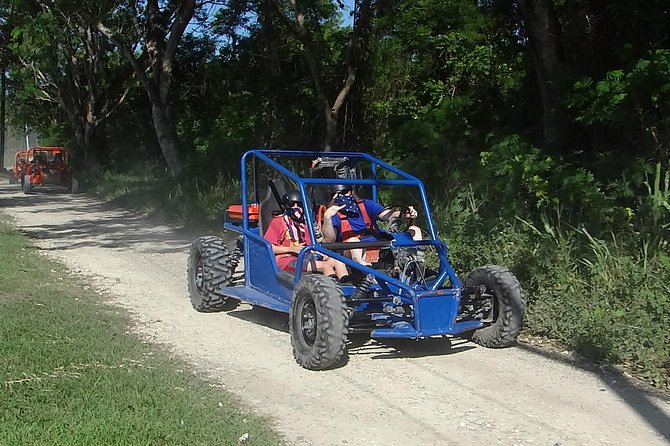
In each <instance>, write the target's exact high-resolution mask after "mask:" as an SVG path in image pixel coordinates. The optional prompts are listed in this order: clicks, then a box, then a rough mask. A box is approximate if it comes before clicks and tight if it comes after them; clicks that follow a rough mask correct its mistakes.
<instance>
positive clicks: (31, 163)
mask: <svg viewBox="0 0 670 446" xmlns="http://www.w3.org/2000/svg"><path fill="white" fill-rule="evenodd" d="M26 159H27V161H28V164H27V165H26V168H25V169H24V171H23V178H22V180H21V185H22V187H23V192H24V193H26V194H29V193H30V192H31V191H32V189H33V187H35V186H43V185H46V184H49V185H56V186H62V187H65V188H67V190H68V192H70V193H72V194H74V193H77V190H78V189H79V182H78V181H77V179H76V178H74V177H73V176H72V168H70V166H69V164H68V156H67V150H66V149H65V147H45V146H38V147H31V148H30V149H28V151H27V152H26Z"/></svg>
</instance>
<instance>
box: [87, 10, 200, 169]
mask: <svg viewBox="0 0 670 446" xmlns="http://www.w3.org/2000/svg"><path fill="white" fill-rule="evenodd" d="M124 6H125V8H126V9H127V10H128V11H129V12H130V14H131V16H132V23H133V29H132V30H127V29H125V28H124V27H123V25H124V24H125V22H120V23H117V26H116V27H114V26H109V25H106V24H105V23H103V22H102V21H100V22H98V24H97V28H98V29H99V30H100V31H101V32H102V33H103V34H104V35H106V36H107V37H108V38H109V39H110V41H111V42H113V43H114V44H115V45H116V46H117V47H118V48H119V49H120V50H121V52H122V53H123V55H124V56H125V57H126V58H127V59H128V61H129V62H130V63H131V65H132V66H133V69H134V70H135V75H136V76H137V78H138V79H139V80H140V82H141V84H142V86H143V87H144V90H145V91H146V93H147V95H148V97H149V102H150V103H151V116H152V118H153V123H154V129H155V130H156V136H157V137H158V143H159V145H160V147H161V151H162V152H163V157H164V158H165V161H166V163H167V165H168V168H169V170H170V174H171V175H172V176H173V177H176V176H179V175H180V174H181V172H182V161H181V156H180V149H179V138H178V136H177V130H176V127H175V124H174V121H173V119H172V116H171V114H170V103H169V99H170V86H171V84H172V79H173V76H172V72H173V68H174V62H175V55H176V53H177V47H178V46H179V41H180V40H181V38H182V36H183V35H184V31H185V30H186V27H187V26H188V24H189V22H190V21H191V19H192V18H193V15H194V12H195V8H196V1H195V0H170V1H168V2H166V3H161V2H159V1H158V0H147V1H146V2H144V3H139V4H138V2H137V1H136V0H126V1H124ZM128 35H130V36H131V38H130V39H129V38H128ZM132 37H134V38H135V39H133V38H132ZM138 41H139V42H140V43H141V46H142V51H141V52H137V51H135V49H134V46H135V42H138Z"/></svg>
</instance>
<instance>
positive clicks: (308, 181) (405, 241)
mask: <svg viewBox="0 0 670 446" xmlns="http://www.w3.org/2000/svg"><path fill="white" fill-rule="evenodd" d="M277 156H282V157H302V158H310V159H315V158H318V157H323V156H327V157H329V158H349V159H353V160H357V162H358V161H360V160H366V161H368V162H369V163H370V165H371V168H372V177H373V179H344V178H337V179H335V178H303V177H300V176H298V175H296V174H295V173H294V172H291V171H290V170H288V169H287V168H285V167H284V166H282V165H281V164H280V163H278V162H277V161H275V160H274V159H272V157H277ZM254 159H258V160H261V161H263V162H265V163H266V164H268V165H269V166H270V167H272V168H274V169H275V170H277V171H278V172H280V173H282V174H283V175H285V176H286V177H287V178H290V179H291V180H293V181H294V182H295V183H296V184H297V186H298V190H299V191H300V195H301V197H302V200H303V203H309V201H308V199H307V193H306V190H305V186H307V185H332V184H333V183H334V182H337V184H344V185H350V186H358V185H368V186H371V188H372V199H373V200H375V201H377V186H415V187H417V188H418V189H419V193H420V196H421V203H422V206H423V212H424V215H425V218H426V224H427V226H428V234H429V235H430V238H429V239H424V240H421V241H415V240H412V239H411V238H409V237H396V238H395V240H394V242H393V245H394V246H399V247H402V246H417V245H424V246H426V245H431V246H434V247H435V250H436V251H437V254H438V256H439V258H440V268H439V271H438V277H437V279H435V280H434V281H432V285H430V288H429V290H431V291H435V290H437V289H438V288H439V287H440V285H441V284H442V283H443V282H444V281H445V280H446V278H447V277H448V278H449V279H450V281H451V284H452V285H453V287H454V288H457V289H460V288H462V284H461V281H460V279H459V278H458V277H457V275H456V273H455V272H454V270H453V268H452V267H451V264H450V263H449V260H448V258H447V246H446V244H445V243H444V242H442V241H440V240H438V239H437V235H436V232H435V225H434V223H433V218H432V214H431V212H430V205H429V204H428V198H427V194H426V190H425V187H424V185H423V182H422V181H421V180H419V179H418V178H416V177H414V176H412V175H409V174H408V173H406V172H404V171H402V170H400V169H398V168H396V167H394V166H391V165H390V164H387V163H385V162H384V161H382V160H380V159H378V158H375V157H374V156H372V155H370V154H368V153H363V152H318V151H297V150H266V149H252V150H249V151H247V152H246V153H245V154H244V155H243V156H242V159H241V161H240V167H241V183H242V184H241V188H242V209H243V210H244V212H242V229H243V232H244V234H245V235H246V236H250V237H253V238H256V237H260V238H262V235H263V234H260V235H257V234H255V233H254V232H252V231H250V230H249V215H248V212H246V209H248V204H249V200H248V197H247V185H248V180H247V166H248V163H249V162H250V161H253V160H254ZM379 168H382V169H386V170H388V171H389V172H392V173H394V174H396V175H398V176H399V177H400V178H402V179H399V180H393V179H378V178H377V170H378V169H379ZM253 169H254V182H255V184H254V194H255V199H256V202H257V203H258V202H260V196H259V193H260V191H259V184H258V183H257V181H258V178H257V175H256V170H255V169H256V166H253ZM305 220H306V223H307V227H308V230H309V235H310V242H311V243H310V244H309V245H307V246H306V247H305V248H304V249H303V250H302V251H301V252H300V254H299V256H298V259H297V264H298V265H302V264H303V260H304V258H305V255H307V254H308V253H310V252H319V253H321V254H324V255H327V256H329V257H332V258H334V259H336V260H340V261H342V262H344V263H345V264H350V265H351V264H352V262H353V261H352V260H351V259H349V258H347V257H344V256H343V255H341V254H340V253H336V252H334V251H331V250H330V249H327V246H328V244H324V245H325V246H321V245H320V244H318V243H315V240H316V236H315V233H314V220H313V217H312V212H309V211H308V210H307V209H306V212H305ZM226 225H227V224H226ZM351 245H353V244H351ZM352 247H353V246H352ZM245 260H246V259H245ZM356 267H357V268H358V269H360V270H361V271H362V272H364V273H366V274H372V275H373V276H375V277H378V276H379V273H378V272H377V271H375V270H373V269H372V268H370V267H367V266H364V265H359V264H356ZM301 272H302V271H301V269H300V268H298V269H297V270H296V274H295V277H294V284H296V283H297V282H298V281H299V279H300V276H301ZM384 280H385V281H386V282H388V283H389V284H392V285H394V286H396V287H398V288H400V289H403V290H405V291H406V292H407V293H408V294H409V295H410V296H414V295H415V290H413V289H412V288H411V287H409V286H408V285H407V284H405V283H402V282H400V281H398V280H395V279H393V278H391V277H386V276H385V277H384Z"/></svg>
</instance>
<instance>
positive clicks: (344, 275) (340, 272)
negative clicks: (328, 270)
mask: <svg viewBox="0 0 670 446" xmlns="http://www.w3.org/2000/svg"><path fill="white" fill-rule="evenodd" d="M327 262H328V263H330V264H331V265H332V266H333V269H334V270H335V275H336V276H337V278H338V280H339V281H340V282H348V281H349V279H350V277H349V270H347V265H345V264H344V263H342V262H340V261H339V260H335V259H329V260H328V261H327Z"/></svg>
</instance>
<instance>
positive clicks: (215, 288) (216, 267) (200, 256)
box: [186, 236, 239, 313]
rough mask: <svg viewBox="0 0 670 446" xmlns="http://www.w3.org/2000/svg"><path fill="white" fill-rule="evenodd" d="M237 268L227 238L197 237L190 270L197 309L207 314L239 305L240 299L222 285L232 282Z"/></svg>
mask: <svg viewBox="0 0 670 446" xmlns="http://www.w3.org/2000/svg"><path fill="white" fill-rule="evenodd" d="M234 270H235V266H234V265H233V257H232V256H231V255H230V252H229V251H228V246H226V243H225V242H224V241H223V239H221V238H219V237H216V236H205V237H198V238H197V239H195V240H194V241H193V243H192V244H191V252H190V253H189V256H188V267H187V269H186V273H187V275H188V293H189V295H190V297H191V304H192V305H193V308H195V309H196V310H197V311H200V312H203V313H211V312H215V311H224V310H232V309H233V308H235V307H236V306H237V304H238V303H239V301H238V300H237V299H233V298H229V297H227V296H224V295H223V294H221V292H220V289H221V288H222V287H226V286H228V285H230V283H231V280H232V277H233V271H234Z"/></svg>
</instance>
